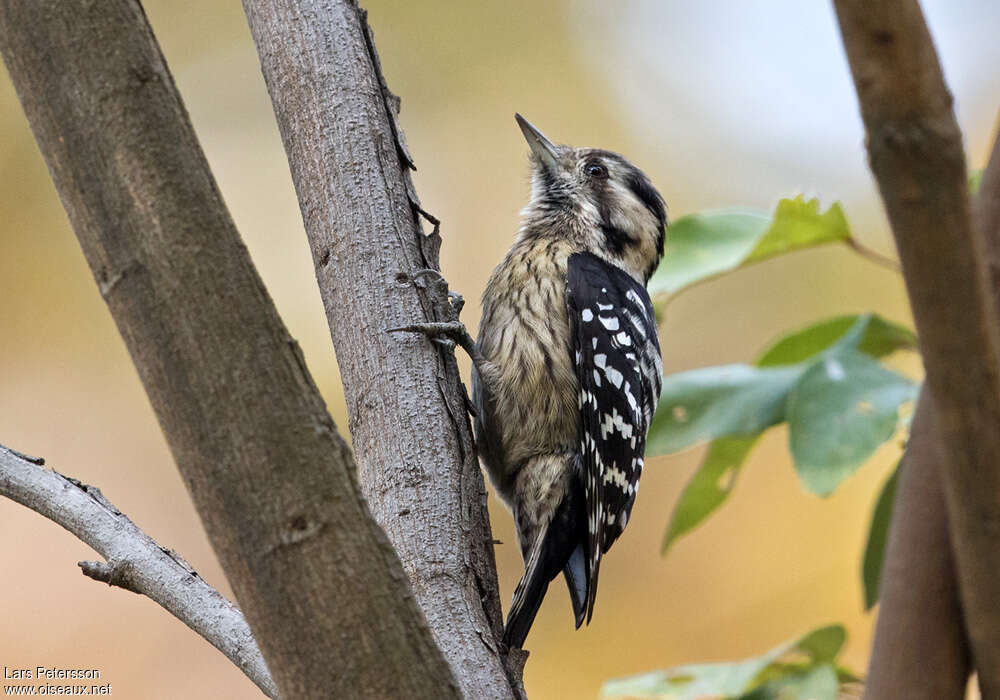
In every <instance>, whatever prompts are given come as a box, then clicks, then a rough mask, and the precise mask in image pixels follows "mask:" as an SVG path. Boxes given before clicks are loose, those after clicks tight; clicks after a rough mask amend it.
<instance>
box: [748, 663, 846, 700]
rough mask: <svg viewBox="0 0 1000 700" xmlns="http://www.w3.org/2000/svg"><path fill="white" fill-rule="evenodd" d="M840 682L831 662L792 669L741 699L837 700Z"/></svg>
mask: <svg viewBox="0 0 1000 700" xmlns="http://www.w3.org/2000/svg"><path fill="white" fill-rule="evenodd" d="M839 690H840V683H839V682H838V680H837V670H836V669H835V668H834V667H833V666H832V665H830V664H822V665H819V666H813V667H810V668H806V669H804V670H801V671H796V670H791V669H789V670H788V671H787V674H786V675H784V676H782V677H781V678H775V679H774V680H773V681H770V682H768V683H765V684H764V685H762V686H760V687H759V688H756V689H755V690H752V691H750V692H749V693H746V694H745V695H742V696H740V698H739V700H837V693H838V691H839Z"/></svg>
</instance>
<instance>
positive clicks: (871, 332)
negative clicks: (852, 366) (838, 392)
mask: <svg viewBox="0 0 1000 700" xmlns="http://www.w3.org/2000/svg"><path fill="white" fill-rule="evenodd" d="M861 319H867V321H866V323H865V325H864V327H863V329H862V333H861V338H860V340H859V342H858V343H857V346H856V347H857V349H858V350H860V351H861V352H863V353H865V354H866V355H871V356H872V357H885V356H886V355H891V354H892V353H894V352H896V351H897V350H916V349H917V336H916V334H915V333H914V332H913V331H911V330H910V329H909V328H907V327H905V326H901V325H899V324H898V323H893V322H892V321H887V320H886V319H884V318H882V317H881V316H878V315H877V314H863V315H853V316H837V317H835V318H829V319H825V320H823V321H819V322H818V323H814V324H812V325H810V326H807V327H805V328H803V329H801V330H798V331H794V332H792V333H789V334H787V335H785V336H782V337H781V338H779V339H778V340H776V341H774V342H773V343H772V344H771V345H770V346H769V347H768V348H767V349H766V350H765V351H764V352H763V353H761V355H760V357H758V358H757V363H756V364H757V366H758V367H774V366H777V365H790V364H796V363H798V362H804V361H805V360H808V359H810V358H812V357H814V356H815V355H817V354H819V353H820V352H822V351H823V350H826V349H827V348H829V347H830V346H831V345H833V344H834V343H835V342H836V341H837V340H838V339H840V338H841V337H842V336H843V335H844V334H845V333H846V332H847V331H848V330H849V329H850V328H851V327H852V326H854V324H856V323H858V321H859V320H861Z"/></svg>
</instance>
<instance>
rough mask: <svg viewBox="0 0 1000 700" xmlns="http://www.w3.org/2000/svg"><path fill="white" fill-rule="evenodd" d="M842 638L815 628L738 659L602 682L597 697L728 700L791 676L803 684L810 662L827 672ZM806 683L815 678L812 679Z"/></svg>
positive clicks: (835, 628)
mask: <svg viewBox="0 0 1000 700" xmlns="http://www.w3.org/2000/svg"><path fill="white" fill-rule="evenodd" d="M846 638H847V635H846V632H845V631H844V628H843V627H842V626H841V625H831V626H828V627H821V628H819V629H816V630H813V631H812V632H810V633H809V634H807V635H804V636H803V637H800V638H798V639H794V640H791V641H788V642H785V643H784V644H781V645H779V646H777V647H775V648H774V649H771V650H770V651H768V652H767V653H765V654H763V655H761V656H757V657H754V658H751V659H746V660H744V661H737V662H732V663H714V664H691V665H686V666H677V667H675V668H672V669H669V670H666V671H654V672H653V673H643V674H640V675H637V676H631V677H629V678H621V679H617V680H613V681H608V682H607V683H605V684H604V687H603V688H602V689H601V697H602V698H621V697H630V698H664V699H666V698H669V699H670V700H696V699H698V698H705V697H713V698H714V697H718V698H724V699H727V700H728V699H736V698H743V697H746V695H747V693H750V692H751V691H754V690H755V689H758V688H761V689H763V688H765V687H772V688H780V687H781V684H782V682H784V683H785V684H786V685H789V686H790V687H791V685H792V684H793V683H794V682H796V681H798V682H799V683H803V682H805V681H806V680H808V676H809V673H808V672H809V671H811V670H812V669H814V668H816V667H824V666H825V667H827V668H829V669H830V670H831V671H833V666H832V664H833V661H834V660H835V659H836V656H837V655H838V654H839V653H840V650H841V648H842V647H843V645H844V640H845V639H846ZM789 656H793V657H794V659H792V660H791V662H788V661H786V662H782V659H788V657H789ZM834 681H836V674H835V673H834ZM812 682H813V683H814V684H815V683H818V682H819V681H818V680H815V679H814V680H813V681H812ZM764 697H778V696H764Z"/></svg>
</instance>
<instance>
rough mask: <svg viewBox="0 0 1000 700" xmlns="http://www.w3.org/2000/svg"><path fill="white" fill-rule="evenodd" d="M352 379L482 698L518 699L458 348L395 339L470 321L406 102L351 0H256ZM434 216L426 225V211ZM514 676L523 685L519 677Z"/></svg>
mask: <svg viewBox="0 0 1000 700" xmlns="http://www.w3.org/2000/svg"><path fill="white" fill-rule="evenodd" d="M243 6H244V9H245V10H246V14H247V18H248V20H249V24H250V30H251V33H252V34H253V37H254V41H255V42H256V44H257V51H258V54H259V55H260V60H261V66H262V69H263V73H264V78H265V81H266V83H267V87H268V90H269V92H270V95H271V101H272V103H273V105H274V109H275V114H276V116H277V120H278V126H279V129H280V131H281V136H282V140H283V142H284V146H285V150H286V152H287V154H288V160H289V165H290V167H291V172H292V178H293V180H294V182H295V187H296V192H297V194H298V198H299V205H300V207H301V210H302V217H303V220H304V223H305V228H306V233H307V234H308V236H309V241H310V245H311V248H312V253H313V261H314V263H315V269H316V277H317V281H318V283H319V289H320V294H321V296H322V298H323V302H324V306H325V308H326V314H327V321H328V322H329V325H330V331H331V335H332V337H333V343H334V347H335V349H336V351H337V362H338V365H339V367H340V371H341V376H342V378H343V384H344V391H345V394H346V398H347V406H348V412H349V416H350V428H351V435H352V438H353V445H354V449H355V452H356V454H357V458H358V464H359V467H360V479H361V484H362V488H363V489H364V492H365V496H366V497H367V499H368V503H369V505H370V507H371V508H372V512H373V513H374V514H375V517H376V518H377V519H378V521H379V523H381V525H382V527H384V528H385V530H386V533H387V534H388V535H389V538H390V539H391V540H392V542H393V544H394V545H395V547H396V549H397V551H398V552H399V555H400V558H401V559H402V561H403V566H404V568H405V569H406V573H407V574H408V576H409V578H410V581H411V582H412V584H413V588H414V592H415V593H416V596H417V600H418V601H419V602H420V605H421V607H422V609H423V611H424V613H425V615H426V616H427V620H428V622H429V624H430V626H431V629H432V631H433V632H434V636H435V639H436V640H437V643H438V645H439V646H440V648H441V649H442V650H443V651H444V654H445V657H446V658H447V659H448V661H449V663H450V664H451V668H452V671H453V672H454V674H455V676H456V678H457V680H458V683H459V686H460V687H461V689H462V692H463V694H464V695H465V696H466V697H469V698H510V697H517V696H519V695H520V694H521V692H522V691H521V689H520V663H523V658H518V659H513V658H509V657H508V655H507V651H506V650H504V649H503V648H502V647H501V645H500V643H499V636H500V629H501V611H500V603H499V595H498V587H497V578H496V563H495V559H494V556H493V550H492V544H491V543H492V535H491V533H490V526H489V519H488V516H487V512H486V492H485V486H484V483H483V477H482V472H481V471H480V468H479V465H478V461H477V459H476V455H475V448H474V445H473V440H472V434H471V430H470V426H469V420H468V416H467V410H466V402H465V401H466V400H465V392H464V389H463V387H462V384H461V380H460V378H459V374H458V369H457V366H456V364H455V360H454V358H453V357H452V356H451V354H450V353H447V352H445V351H442V350H441V349H440V346H439V345H436V344H433V343H430V342H428V341H427V340H426V339H423V338H420V337H416V336H412V335H399V334H389V333H387V332H386V330H387V329H388V328H392V327H398V326H406V325H408V324H411V323H414V322H420V321H449V320H452V319H453V317H454V316H455V315H456V314H457V311H456V307H455V306H454V305H453V303H452V299H450V298H449V296H448V294H447V285H446V284H445V283H444V282H443V280H442V279H441V278H440V277H439V276H435V275H427V274H421V270H425V269H434V270H436V269H437V268H438V255H437V253H438V247H439V245H440V237H439V235H438V231H437V225H436V224H437V220H436V219H434V218H433V217H429V216H428V215H426V213H424V212H423V209H422V208H421V207H420V204H419V201H418V200H417V196H416V193H415V191H414V189H413V185H412V183H411V181H410V176H409V169H410V168H412V167H413V158H412V157H411V156H410V154H409V151H408V150H407V147H406V144H405V142H404V141H403V134H402V130H401V129H400V127H399V123H398V119H397V113H398V106H399V101H398V99H397V98H396V97H395V96H393V95H392V94H391V93H390V92H389V90H388V88H387V87H386V84H385V79H384V77H383V76H382V72H381V67H380V65H379V60H378V56H377V54H376V52H375V45H374V41H373V39H372V35H371V31H370V29H369V28H368V25H367V22H366V17H365V13H364V11H362V10H360V8H359V7H358V6H357V3H356V2H351V1H349V0H244V3H243ZM420 216H424V217H426V218H427V219H428V221H430V223H431V224H432V225H434V230H433V231H432V232H431V233H430V234H427V235H424V234H423V233H422V232H421V228H420V224H419V217H420ZM508 670H510V674H509V675H510V678H508Z"/></svg>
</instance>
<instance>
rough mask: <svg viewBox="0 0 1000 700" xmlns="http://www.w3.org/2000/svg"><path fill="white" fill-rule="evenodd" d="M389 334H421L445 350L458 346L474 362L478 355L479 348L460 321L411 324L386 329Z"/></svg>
mask: <svg viewBox="0 0 1000 700" xmlns="http://www.w3.org/2000/svg"><path fill="white" fill-rule="evenodd" d="M387 332H389V333H422V334H423V335H425V336H427V337H428V338H430V339H431V340H433V341H434V342H436V343H440V344H441V345H444V346H445V347H446V348H449V349H451V348H454V347H455V345H459V346H461V347H462V349H463V350H465V351H466V352H467V353H469V357H472V358H473V361H475V356H477V355H479V348H477V347H476V341H474V340H473V339H472V336H471V335H469V330H468V329H467V328H466V327H465V324H464V323H462V322H461V321H428V322H426V323H411V324H409V325H407V326H399V327H398V328H389V329H387Z"/></svg>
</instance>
